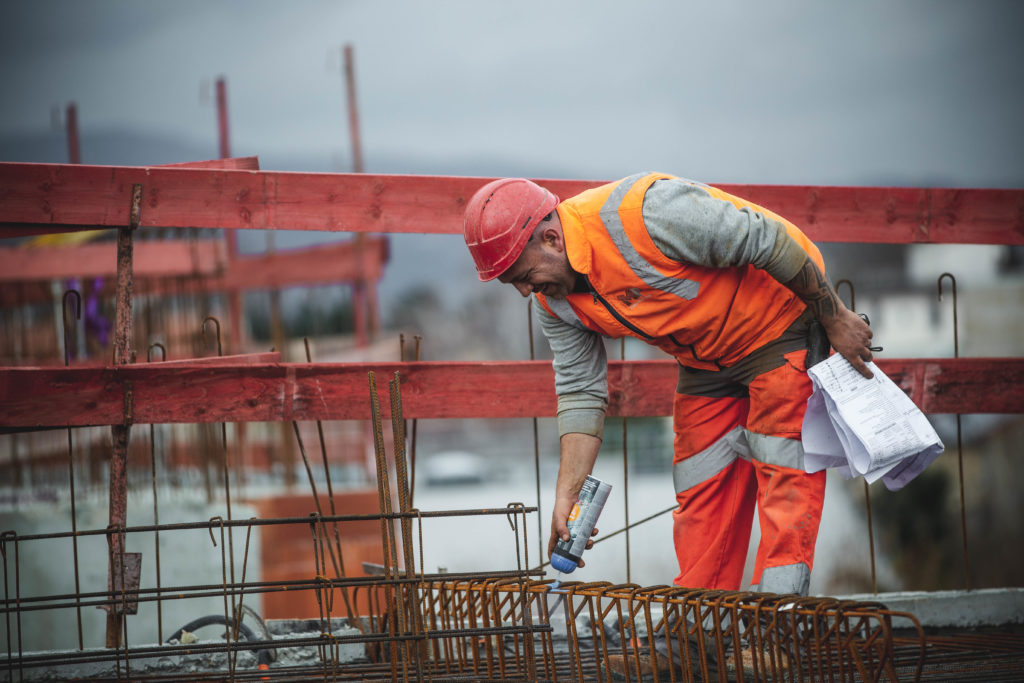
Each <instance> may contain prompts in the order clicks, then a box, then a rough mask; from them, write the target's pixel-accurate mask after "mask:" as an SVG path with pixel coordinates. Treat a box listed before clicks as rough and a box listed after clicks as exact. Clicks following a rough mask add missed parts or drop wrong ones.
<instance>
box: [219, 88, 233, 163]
mask: <svg viewBox="0 0 1024 683" xmlns="http://www.w3.org/2000/svg"><path fill="white" fill-rule="evenodd" d="M217 133H218V135H219V140H220V158H221V159H227V158H229V157H230V156H231V142H230V141H229V139H228V86H227V84H226V83H225V81H224V77H223V76H221V77H220V78H218V79H217Z"/></svg>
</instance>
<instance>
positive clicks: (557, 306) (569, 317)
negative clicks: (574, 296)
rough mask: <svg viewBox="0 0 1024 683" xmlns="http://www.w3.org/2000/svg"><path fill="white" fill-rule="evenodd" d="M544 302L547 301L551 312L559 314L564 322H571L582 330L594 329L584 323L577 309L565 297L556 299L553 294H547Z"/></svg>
mask: <svg viewBox="0 0 1024 683" xmlns="http://www.w3.org/2000/svg"><path fill="white" fill-rule="evenodd" d="M544 302H545V303H547V305H548V308H550V309H551V312H552V313H554V314H555V315H556V316H558V318H560V319H561V320H562V322H566V323H569V324H570V325H572V326H573V327H578V328H580V329H581V330H588V331H592V330H590V328H589V327H587V326H586V325H584V324H583V321H582V320H580V317H579V316H578V315H576V311H574V310H573V309H572V306H570V305H569V302H568V301H566V300H565V299H556V298H554V297H551V296H546V297H544Z"/></svg>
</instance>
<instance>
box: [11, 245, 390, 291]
mask: <svg viewBox="0 0 1024 683" xmlns="http://www.w3.org/2000/svg"><path fill="white" fill-rule="evenodd" d="M387 260H388V242H387V238H386V237H370V236H368V237H367V238H366V239H364V240H362V244H361V245H358V246H357V245H356V244H355V241H354V240H348V241H346V242H343V243H339V244H324V245H319V246H315V247H303V248H299V249H282V250H279V251H276V252H273V253H270V254H263V255H259V256H245V257H241V258H239V259H237V260H235V261H231V262H230V263H229V262H227V261H226V259H225V258H224V245H223V243H221V242H216V241H213V240H202V241H196V242H183V241H175V240H161V241H150V242H137V243H136V244H135V280H136V283H135V290H136V292H137V293H138V294H149V295H152V294H160V293H174V294H183V293H193V292H196V293H198V292H225V291H232V290H258V289H269V288H280V287H294V286H312V285H327V284H339V283H350V282H356V281H357V280H360V279H362V280H366V281H371V282H375V281H377V280H380V278H381V277H382V276H383V274H384V264H385V263H387ZM0 263H2V264H4V267H3V268H0V282H8V283H32V282H49V281H50V280H67V279H71V278H79V277H82V278H87V277H105V278H110V277H113V276H114V275H115V274H116V265H117V259H116V245H115V244H114V243H112V242H103V243H99V244H83V245H77V246H71V247H32V248H31V249H23V248H19V247H0ZM195 275H198V276H201V277H198V278H193V277H187V278H186V279H184V280H179V279H174V280H169V281H168V280H167V279H168V278H180V277H183V276H195ZM30 294H31V295H32V296H29V295H30ZM19 296H20V298H19ZM41 296H42V298H40V292H36V291H35V290H32V291H31V292H30V291H29V290H23V291H22V292H20V294H19V292H17V291H15V290H13V289H11V290H10V291H7V290H5V291H4V292H3V293H0V303H3V304H4V305H11V306H16V305H21V304H24V303H31V302H34V301H47V300H49V298H50V293H49V292H48V291H43V292H41Z"/></svg>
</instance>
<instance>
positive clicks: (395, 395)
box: [388, 372, 420, 666]
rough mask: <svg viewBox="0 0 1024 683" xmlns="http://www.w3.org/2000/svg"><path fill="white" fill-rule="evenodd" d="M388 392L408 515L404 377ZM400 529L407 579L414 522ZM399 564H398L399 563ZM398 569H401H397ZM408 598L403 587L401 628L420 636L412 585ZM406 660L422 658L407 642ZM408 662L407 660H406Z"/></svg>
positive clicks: (401, 504) (402, 503)
mask: <svg viewBox="0 0 1024 683" xmlns="http://www.w3.org/2000/svg"><path fill="white" fill-rule="evenodd" d="M388 392H389V397H390V399H391V434H392V452H393V454H394V457H395V475H396V479H397V481H396V484H397V487H398V509H399V511H400V512H402V513H403V514H404V513H408V512H409V510H410V508H411V506H410V504H409V477H408V470H407V465H406V460H405V455H406V454H405V445H406V442H405V419H404V417H403V414H402V382H401V375H400V374H399V373H398V372H395V375H394V379H392V380H391V381H390V382H388ZM399 527H400V529H401V531H402V553H403V556H404V564H405V576H406V577H410V576H413V575H414V574H415V562H414V559H413V547H412V546H413V542H412V520H411V519H410V518H409V517H402V518H401V519H400V520H399ZM396 565H397V563H396ZM396 569H397V567H396ZM407 588H408V593H409V594H408V595H404V594H403V593H404V592H405V591H404V589H402V588H399V595H400V596H401V599H400V600H399V604H398V610H399V612H398V625H399V630H400V631H401V632H402V633H406V632H411V633H412V634H413V635H417V634H418V633H419V628H418V620H417V619H416V615H415V612H414V611H413V610H412V609H411V608H412V607H413V606H414V605H415V604H416V603H417V602H418V600H417V596H416V590H415V585H414V584H409V585H408V586H407ZM406 659H410V660H411V661H412V662H413V666H415V663H416V662H417V661H418V660H419V659H420V657H419V653H418V652H417V651H416V648H413V647H411V644H408V643H407V650H406ZM403 661H404V660H403Z"/></svg>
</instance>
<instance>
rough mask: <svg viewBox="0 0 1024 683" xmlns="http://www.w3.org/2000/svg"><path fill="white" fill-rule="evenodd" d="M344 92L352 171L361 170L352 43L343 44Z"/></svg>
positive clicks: (361, 158) (361, 156) (361, 152)
mask: <svg viewBox="0 0 1024 683" xmlns="http://www.w3.org/2000/svg"><path fill="white" fill-rule="evenodd" d="M345 92H346V93H347V94H348V130H349V135H350V136H351V138H352V171H353V172H354V173H362V172H363V150H362V146H361V144H360V142H359V108H358V107H357V106H356V67H355V56H354V53H353V51H352V45H351V44H349V45H346V46H345Z"/></svg>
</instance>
